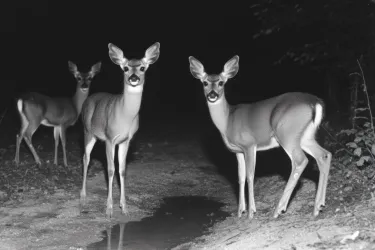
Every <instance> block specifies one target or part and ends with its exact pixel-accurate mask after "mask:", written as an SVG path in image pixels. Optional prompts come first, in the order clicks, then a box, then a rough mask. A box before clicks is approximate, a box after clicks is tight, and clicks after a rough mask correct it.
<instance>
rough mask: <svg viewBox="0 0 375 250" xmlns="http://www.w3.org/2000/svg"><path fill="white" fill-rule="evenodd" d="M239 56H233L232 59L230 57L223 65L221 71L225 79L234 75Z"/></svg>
mask: <svg viewBox="0 0 375 250" xmlns="http://www.w3.org/2000/svg"><path fill="white" fill-rule="evenodd" d="M239 60H240V57H239V56H237V55H236V56H234V57H232V59H230V60H229V61H228V62H227V63H226V64H225V65H224V70H223V72H222V73H221V75H222V76H223V77H225V78H226V79H229V78H232V77H234V76H235V75H236V74H237V72H238V69H239V64H238V62H239Z"/></svg>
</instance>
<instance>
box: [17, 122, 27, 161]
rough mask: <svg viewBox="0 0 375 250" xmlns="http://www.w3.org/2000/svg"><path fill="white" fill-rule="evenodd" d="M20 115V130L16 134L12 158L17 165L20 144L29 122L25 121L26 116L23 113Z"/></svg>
mask: <svg viewBox="0 0 375 250" xmlns="http://www.w3.org/2000/svg"><path fill="white" fill-rule="evenodd" d="M20 117H21V130H20V132H19V134H17V136H16V157H15V159H14V161H15V162H16V165H17V166H18V164H19V162H20V145H21V142H22V139H23V137H24V135H25V132H26V130H27V127H28V126H29V122H28V121H27V119H26V117H25V116H24V115H20Z"/></svg>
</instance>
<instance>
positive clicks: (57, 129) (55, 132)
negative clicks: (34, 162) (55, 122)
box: [53, 127, 61, 165]
mask: <svg viewBox="0 0 375 250" xmlns="http://www.w3.org/2000/svg"><path fill="white" fill-rule="evenodd" d="M60 133H61V127H54V128H53V138H54V139H55V159H54V161H53V164H55V165H57V155H58V148H59V140H60V138H59V135H60Z"/></svg>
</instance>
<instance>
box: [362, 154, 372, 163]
mask: <svg viewBox="0 0 375 250" xmlns="http://www.w3.org/2000/svg"><path fill="white" fill-rule="evenodd" d="M362 158H363V160H364V161H365V162H369V161H370V160H371V157H370V156H368V155H365V156H362V157H361V159H362Z"/></svg>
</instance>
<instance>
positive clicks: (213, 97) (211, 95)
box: [207, 90, 219, 102]
mask: <svg viewBox="0 0 375 250" xmlns="http://www.w3.org/2000/svg"><path fill="white" fill-rule="evenodd" d="M218 97H219V95H218V94H217V93H216V92H215V91H213V90H211V92H210V93H208V95H207V99H208V100H209V101H210V102H214V101H216V99H217V98H218Z"/></svg>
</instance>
